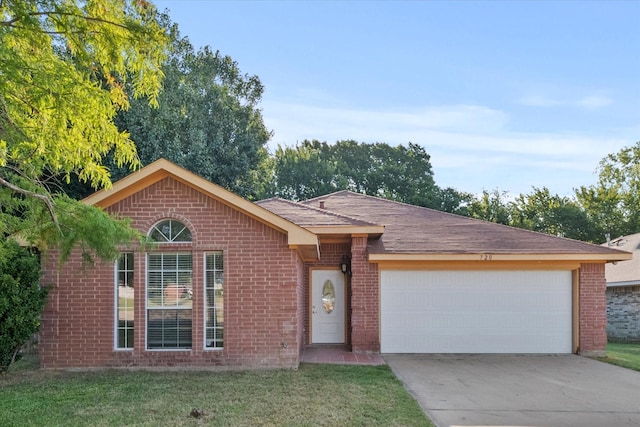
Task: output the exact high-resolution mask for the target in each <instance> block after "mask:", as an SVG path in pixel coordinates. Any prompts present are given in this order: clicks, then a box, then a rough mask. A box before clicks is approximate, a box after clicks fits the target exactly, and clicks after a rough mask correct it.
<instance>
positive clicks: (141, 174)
mask: <svg viewBox="0 0 640 427" xmlns="http://www.w3.org/2000/svg"><path fill="white" fill-rule="evenodd" d="M167 177H171V178H173V179H175V180H176V181H179V182H181V183H183V184H185V185H187V186H189V187H191V188H194V189H195V190H197V191H199V192H201V193H203V194H205V195H207V196H208V197H211V198H213V199H215V200H217V201H219V202H221V203H223V204H225V205H227V206H229V207H231V208H233V209H235V210H237V211H240V212H242V213H244V214H245V215H247V216H250V217H252V218H254V219H256V220H258V221H260V222H262V223H264V224H266V225H268V226H270V227H272V228H275V229H277V230H279V231H281V232H283V233H286V234H287V238H288V244H289V247H291V248H293V249H298V250H299V251H300V252H301V254H302V257H303V259H305V260H313V259H317V258H318V238H317V236H316V235H315V234H313V233H312V232H310V231H309V230H305V229H304V228H302V227H300V226H299V225H296V224H294V223H293V222H291V221H288V220H286V219H284V218H282V217H280V216H278V215H276V214H274V213H273V212H270V211H268V210H266V209H264V208H262V207H261V206H259V205H257V204H255V203H252V202H250V201H248V200H246V199H244V198H242V197H240V196H238V195H236V194H234V193H232V192H230V191H228V190H226V189H224V188H222V187H220V186H219V185H216V184H213V183H212V182H209V181H207V180H206V179H204V178H202V177H200V176H198V175H196V174H194V173H192V172H189V171H188V170H186V169H184V168H181V167H180V166H178V165H176V164H174V163H172V162H170V161H168V160H165V159H159V160H156V161H155V162H153V163H151V164H150V165H148V166H145V167H144V168H142V169H140V170H138V171H136V172H134V173H132V174H130V175H128V176H126V177H124V178H122V179H121V180H119V181H117V182H115V183H114V184H113V187H111V188H110V189H107V190H100V191H98V192H96V193H94V194H92V195H91V196H89V197H87V198H85V199H84V200H83V202H84V203H86V204H88V205H93V206H98V207H100V208H103V209H104V208H107V207H109V206H112V205H114V204H115V203H117V202H119V201H121V200H123V199H125V198H127V197H129V196H130V195H132V194H134V193H137V192H139V191H141V190H143V189H144V188H147V187H149V186H150V185H153V184H155V183H156V182H159V181H161V180H163V179H165V178H167Z"/></svg>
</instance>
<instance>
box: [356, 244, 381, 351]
mask: <svg viewBox="0 0 640 427" xmlns="http://www.w3.org/2000/svg"><path fill="white" fill-rule="evenodd" d="M351 271H352V272H353V275H352V277H351V292H352V297H351V299H352V302H351V346H352V349H353V351H354V352H356V353H378V352H380V286H379V283H378V282H379V275H378V265H377V264H371V263H369V260H368V257H367V238H366V237H353V238H352V239H351Z"/></svg>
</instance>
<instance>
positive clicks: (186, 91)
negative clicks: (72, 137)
mask: <svg viewBox="0 0 640 427" xmlns="http://www.w3.org/2000/svg"><path fill="white" fill-rule="evenodd" d="M163 25H164V26H165V27H166V28H167V29H169V31H170V32H171V38H172V53H171V55H170V57H169V58H168V60H167V61H166V62H165V63H164V64H163V70H164V73H165V79H164V86H163V90H162V91H161V92H160V95H159V98H158V101H159V108H152V106H150V105H149V104H148V103H146V102H143V101H141V100H136V101H133V102H132V104H131V108H130V109H128V110H126V111H121V112H120V114H119V115H118V119H117V124H118V125H119V127H120V128H121V129H122V130H126V131H128V132H130V133H131V137H132V138H133V139H134V140H135V141H136V145H137V148H138V153H139V155H140V159H141V161H142V163H143V164H148V163H151V162H153V161H155V160H157V159H158V158H160V157H164V158H166V159H168V160H170V161H172V162H174V163H176V164H178V165H180V166H182V167H184V168H186V169H188V170H190V171H191V172H194V173H196V174H198V175H200V176H202V177H203V178H205V179H207V180H209V181H212V182H215V183H217V184H219V185H221V186H223V187H225V188H227V189H229V190H231V191H233V192H235V193H237V194H240V195H242V196H245V197H248V198H256V197H259V196H260V195H262V194H261V193H262V192H263V191H265V189H261V188H260V186H261V185H262V184H263V180H265V179H266V178H265V177H263V176H261V175H260V174H261V173H263V172H265V167H266V166H267V162H268V152H267V150H266V143H267V141H268V140H269V138H270V137H271V134H270V132H269V131H267V129H266V127H265V125H264V123H263V120H262V115H261V112H260V110H259V109H258V104H259V102H260V100H261V97H262V93H263V91H264V88H263V86H262V83H261V82H260V79H259V78H258V77H257V76H255V75H253V76H250V75H247V74H242V73H241V72H240V69H239V67H238V64H237V63H236V62H235V61H233V60H232V59H231V58H230V57H228V56H223V55H221V54H220V52H217V51H216V52H213V51H212V50H211V49H210V48H209V47H205V48H203V49H201V50H199V51H197V52H194V49H193V47H192V45H191V43H190V42H189V40H188V38H186V37H184V38H182V37H180V34H179V31H178V28H177V26H176V25H175V24H172V23H171V22H170V20H169V18H168V17H167V16H164V19H163Z"/></svg>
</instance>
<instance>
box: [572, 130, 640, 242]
mask: <svg viewBox="0 0 640 427" xmlns="http://www.w3.org/2000/svg"><path fill="white" fill-rule="evenodd" d="M575 193H576V199H577V201H578V204H579V205H580V206H581V207H582V209H584V210H585V212H586V214H587V216H588V217H589V219H590V221H591V222H592V223H593V225H594V229H595V230H596V233H597V238H596V240H597V241H599V242H602V241H604V240H605V239H606V237H605V235H606V234H609V235H611V236H622V235H626V234H633V233H637V232H640V142H637V143H636V144H635V145H633V146H631V147H625V148H623V149H622V150H620V151H619V152H618V153H613V154H609V155H607V156H606V157H604V158H603V159H602V160H601V161H600V164H599V166H598V183H597V184H595V185H592V186H588V187H587V186H581V187H580V188H579V189H577V190H576V192H575Z"/></svg>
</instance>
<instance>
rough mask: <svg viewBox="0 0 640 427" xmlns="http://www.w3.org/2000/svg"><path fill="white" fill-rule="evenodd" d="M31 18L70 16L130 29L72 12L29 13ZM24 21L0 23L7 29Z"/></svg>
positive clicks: (17, 18) (112, 22)
mask: <svg viewBox="0 0 640 427" xmlns="http://www.w3.org/2000/svg"><path fill="white" fill-rule="evenodd" d="M28 15H29V16H68V17H71V18H81V19H85V20H87V21H94V22H98V23H101V24H108V25H113V26H115V27H120V28H122V29H125V30H128V29H129V28H127V26H126V25H123V24H119V23H117V22H114V21H108V20H106V19H102V18H98V17H94V16H84V15H79V14H77V13H70V12H55V11H44V12H33V13H29V14H28ZM21 19H22V17H21V16H17V17H15V18H13V19H10V20H8V21H0V26H5V27H11V26H14V25H13V24H15V23H16V22H18V21H20V20H21Z"/></svg>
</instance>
